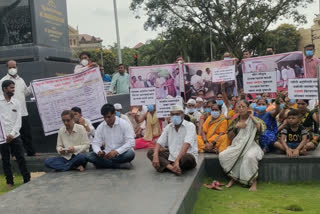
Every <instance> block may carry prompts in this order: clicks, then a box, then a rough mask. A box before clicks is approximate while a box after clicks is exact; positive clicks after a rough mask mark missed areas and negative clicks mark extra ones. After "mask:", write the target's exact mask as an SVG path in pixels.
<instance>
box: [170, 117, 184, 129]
mask: <svg viewBox="0 0 320 214" xmlns="http://www.w3.org/2000/svg"><path fill="white" fill-rule="evenodd" d="M171 121H172V123H173V124H174V125H176V126H177V125H180V124H181V123H182V119H181V116H179V115H175V116H172V117H171Z"/></svg>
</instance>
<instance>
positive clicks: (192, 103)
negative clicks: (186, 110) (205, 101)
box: [187, 99, 197, 105]
mask: <svg viewBox="0 0 320 214" xmlns="http://www.w3.org/2000/svg"><path fill="white" fill-rule="evenodd" d="M187 104H191V105H195V104H197V102H196V101H195V100H194V99H189V100H188V102H187Z"/></svg>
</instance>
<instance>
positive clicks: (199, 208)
mask: <svg viewBox="0 0 320 214" xmlns="http://www.w3.org/2000/svg"><path fill="white" fill-rule="evenodd" d="M210 182H211V180H209V179H206V183H210ZM319 199H320V183H295V184H279V183H258V191H257V192H249V190H248V188H244V187H242V186H240V185H238V184H235V185H234V186H232V187H231V188H230V189H227V188H224V189H223V191H216V190H211V189H207V188H205V187H201V190H200V193H199V196H198V200H197V202H196V204H195V207H194V210H193V214H294V213H297V214H313V213H314V214H317V213H320V210H319Z"/></svg>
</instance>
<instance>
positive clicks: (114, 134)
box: [87, 104, 135, 169]
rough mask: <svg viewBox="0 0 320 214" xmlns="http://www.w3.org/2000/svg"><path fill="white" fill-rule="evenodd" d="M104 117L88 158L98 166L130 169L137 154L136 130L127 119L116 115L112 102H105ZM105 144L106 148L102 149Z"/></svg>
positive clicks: (102, 111)
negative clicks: (135, 152)
mask: <svg viewBox="0 0 320 214" xmlns="http://www.w3.org/2000/svg"><path fill="white" fill-rule="evenodd" d="M101 114H102V115H103V117H104V120H105V121H104V122H102V123H101V124H100V125H99V126H98V128H97V130H96V134H95V138H94V140H93V144H92V149H93V152H91V153H90V154H89V155H88V156H87V159H88V161H89V162H91V163H93V164H94V165H95V166H96V168H113V169H130V168H131V163H130V162H131V161H132V160H133V159H134V157H135V154H134V151H133V147H134V146H135V140H134V131H133V129H132V126H131V125H130V124H129V123H128V122H127V121H125V120H123V119H121V118H119V117H116V110H115V108H114V106H113V105H112V104H105V105H104V106H103V107H102V109H101ZM102 145H105V147H104V149H101V147H102Z"/></svg>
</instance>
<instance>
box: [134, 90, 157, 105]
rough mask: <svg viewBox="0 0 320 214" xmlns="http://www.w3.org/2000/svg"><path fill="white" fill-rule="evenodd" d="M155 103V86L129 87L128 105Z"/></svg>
mask: <svg viewBox="0 0 320 214" xmlns="http://www.w3.org/2000/svg"><path fill="white" fill-rule="evenodd" d="M155 104H156V88H155V87H153V88H131V89H130V105H131V106H140V105H155Z"/></svg>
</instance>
